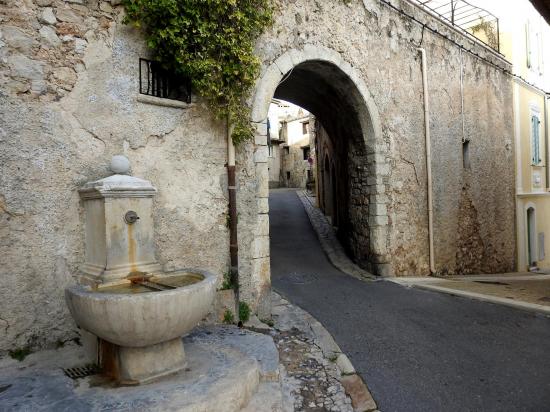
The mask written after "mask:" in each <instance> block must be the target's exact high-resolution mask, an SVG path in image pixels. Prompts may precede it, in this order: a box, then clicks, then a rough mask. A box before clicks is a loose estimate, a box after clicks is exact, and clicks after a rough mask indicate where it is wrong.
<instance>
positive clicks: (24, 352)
mask: <svg viewBox="0 0 550 412" xmlns="http://www.w3.org/2000/svg"><path fill="white" fill-rule="evenodd" d="M8 353H9V355H10V356H11V357H12V358H13V359H17V360H18V361H19V362H21V361H22V360H23V359H25V358H26V357H27V356H28V355H30V354H31V349H30V348H29V347H24V348H17V349H14V350H10V351H8Z"/></svg>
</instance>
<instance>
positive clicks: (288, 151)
mask: <svg viewBox="0 0 550 412" xmlns="http://www.w3.org/2000/svg"><path fill="white" fill-rule="evenodd" d="M285 153H286V154H290V147H288V146H285Z"/></svg>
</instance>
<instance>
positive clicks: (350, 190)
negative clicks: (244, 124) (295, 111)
mask: <svg viewBox="0 0 550 412" xmlns="http://www.w3.org/2000/svg"><path fill="white" fill-rule="evenodd" d="M272 98H276V99H281V100H285V101H289V102H291V103H294V104H296V105H298V106H300V107H303V108H305V109H306V110H308V111H309V112H311V113H312V114H313V115H315V117H316V119H318V121H319V122H320V124H321V125H322V127H323V128H324V129H325V130H326V132H327V136H328V139H330V142H331V146H332V153H329V154H328V155H329V161H328V164H327V166H328V167H322V168H321V167H319V168H318V169H317V170H321V169H323V172H322V175H321V176H318V179H319V180H320V181H323V185H328V186H329V187H330V188H331V189H332V190H331V194H330V196H329V197H323V198H322V199H323V200H322V202H323V203H325V207H326V206H327V205H328V204H330V206H332V210H331V211H330V212H331V214H332V215H333V221H334V222H338V234H339V237H340V239H341V240H342V242H343V244H344V246H345V247H346V248H347V250H348V251H349V252H350V255H351V256H352V257H353V259H354V260H355V261H356V262H357V263H358V264H359V265H360V266H362V267H364V268H365V269H367V270H369V271H371V272H373V273H376V274H381V275H388V274H389V273H391V266H390V263H389V254H388V251H387V236H388V232H389V230H388V218H387V217H386V216H383V215H380V216H378V215H377V216H375V218H374V219H370V220H369V216H370V215H369V207H370V205H371V204H376V205H377V209H378V210H382V211H383V213H386V212H385V210H386V208H385V207H381V206H384V204H385V203H386V202H387V196H385V193H384V187H383V185H376V181H377V179H369V177H371V178H372V177H375V176H378V171H377V165H376V162H373V161H372V159H373V156H377V155H379V156H386V154H385V148H384V145H382V144H380V143H381V130H380V121H379V118H378V113H377V109H376V107H375V105H374V103H373V101H372V98H371V97H370V93H369V92H368V90H367V88H366V85H365V83H364V82H363V80H362V78H361V75H360V74H359V73H358V72H357V71H356V70H355V69H353V68H352V67H351V65H349V64H348V63H347V62H345V61H344V60H343V59H342V57H341V56H340V54H339V53H337V52H335V51H333V50H330V49H326V48H324V47H320V46H312V45H308V46H306V47H305V48H304V49H303V50H290V51H288V52H287V53H285V54H283V55H282V56H280V57H279V58H278V59H277V60H275V63H274V64H272V65H271V66H269V67H267V69H266V70H265V71H264V73H263V75H262V76H261V77H260V80H259V82H258V88H257V91H256V95H255V98H254V100H253V107H252V117H253V118H252V120H253V122H255V123H262V122H265V119H266V117H267V111H268V107H269V103H270V101H271V99H272ZM377 143H378V144H377ZM316 146H317V147H320V146H322V145H321V144H317V145H316ZM317 159H325V157H324V154H323V155H322V156H317ZM321 161H322V162H324V160H321ZM321 164H322V166H325V164H324V163H321ZM321 164H320V166H321ZM335 166H336V167H338V170H336V167H335ZM373 183H374V184H373ZM323 185H321V186H323ZM336 205H338V207H336Z"/></svg>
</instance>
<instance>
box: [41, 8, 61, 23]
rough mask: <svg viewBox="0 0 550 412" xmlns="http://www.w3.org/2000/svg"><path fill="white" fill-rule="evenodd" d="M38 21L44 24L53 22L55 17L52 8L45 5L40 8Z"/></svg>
mask: <svg viewBox="0 0 550 412" xmlns="http://www.w3.org/2000/svg"><path fill="white" fill-rule="evenodd" d="M38 21H39V22H40V23H44V24H55V22H56V21H57V19H56V18H55V14H53V9H52V8H51V7H46V8H45V9H44V10H42V13H40V15H39V16H38Z"/></svg>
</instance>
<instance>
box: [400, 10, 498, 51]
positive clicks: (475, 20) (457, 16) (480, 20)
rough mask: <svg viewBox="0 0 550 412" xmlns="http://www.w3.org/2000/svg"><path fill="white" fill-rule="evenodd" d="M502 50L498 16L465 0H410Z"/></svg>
mask: <svg viewBox="0 0 550 412" xmlns="http://www.w3.org/2000/svg"><path fill="white" fill-rule="evenodd" d="M409 1H411V2H412V3H414V4H416V5H418V6H420V7H422V8H423V9H425V10H426V11H428V12H429V13H430V14H432V15H434V16H436V17H438V18H440V19H441V20H444V21H446V22H447V23H450V24H451V25H453V26H455V27H456V28H458V29H460V30H462V31H463V32H465V33H466V34H467V35H468V36H473V37H475V38H476V39H477V40H479V41H481V42H482V43H484V44H486V45H487V46H489V47H491V48H492V49H494V50H496V51H498V52H500V33H499V21H498V18H497V17H496V16H495V15H493V14H491V13H490V12H489V11H487V10H485V9H482V8H481V7H477V6H474V5H473V4H470V3H468V2H467V1H464V0H409Z"/></svg>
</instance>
